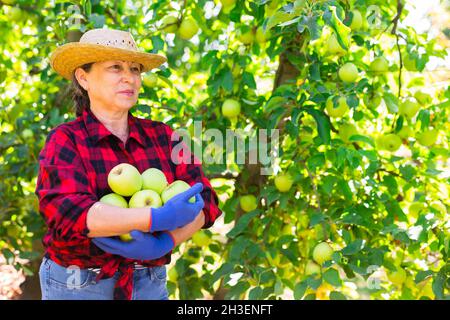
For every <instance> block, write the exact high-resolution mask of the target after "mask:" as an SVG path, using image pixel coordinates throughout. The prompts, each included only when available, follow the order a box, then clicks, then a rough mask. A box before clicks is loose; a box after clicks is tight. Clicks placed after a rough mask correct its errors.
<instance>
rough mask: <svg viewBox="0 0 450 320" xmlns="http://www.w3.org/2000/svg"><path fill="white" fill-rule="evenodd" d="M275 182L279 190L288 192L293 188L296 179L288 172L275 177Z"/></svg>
mask: <svg viewBox="0 0 450 320" xmlns="http://www.w3.org/2000/svg"><path fill="white" fill-rule="evenodd" d="M274 182H275V187H276V188H277V189H278V191H280V192H288V191H289V190H290V189H291V187H292V184H293V183H294V180H293V179H292V177H291V175H290V174H288V173H286V174H279V175H277V176H276V177H275V179H274Z"/></svg>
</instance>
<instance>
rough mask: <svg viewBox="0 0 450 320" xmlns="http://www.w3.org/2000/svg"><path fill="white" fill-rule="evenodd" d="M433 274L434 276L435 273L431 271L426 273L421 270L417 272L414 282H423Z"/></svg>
mask: <svg viewBox="0 0 450 320" xmlns="http://www.w3.org/2000/svg"><path fill="white" fill-rule="evenodd" d="M433 274H434V272H433V271H431V270H426V271H422V270H421V271H419V272H417V274H416V278H415V279H414V282H415V283H419V282H422V281H423V280H425V279H427V278H429V277H431V276H432V275H433Z"/></svg>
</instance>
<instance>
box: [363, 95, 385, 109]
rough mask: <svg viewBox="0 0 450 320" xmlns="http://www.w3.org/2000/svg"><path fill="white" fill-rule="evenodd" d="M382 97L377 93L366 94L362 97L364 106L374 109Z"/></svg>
mask: <svg viewBox="0 0 450 320" xmlns="http://www.w3.org/2000/svg"><path fill="white" fill-rule="evenodd" d="M381 100H382V97H381V95H380V94H379V93H374V94H373V95H372V94H366V95H364V97H363V101H364V104H365V105H366V106H367V107H369V108H376V107H378V106H379V105H380V103H381Z"/></svg>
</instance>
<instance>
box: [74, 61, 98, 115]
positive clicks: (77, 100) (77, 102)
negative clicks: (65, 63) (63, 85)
mask: <svg viewBox="0 0 450 320" xmlns="http://www.w3.org/2000/svg"><path fill="white" fill-rule="evenodd" d="M93 64H94V63H93V62H91V63H87V64H84V65H82V66H80V68H81V69H83V70H84V71H86V72H89V71H90V70H91V67H92V65H93ZM72 92H73V95H72V100H73V102H74V109H75V114H76V116H77V117H79V116H81V115H82V114H83V110H84V109H85V108H87V109H89V108H90V107H91V102H90V100H89V96H88V93H87V91H86V90H84V89H83V87H82V86H81V85H80V84H79V83H78V80H77V78H76V77H75V72H74V73H73V75H72Z"/></svg>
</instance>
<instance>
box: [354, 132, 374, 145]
mask: <svg viewBox="0 0 450 320" xmlns="http://www.w3.org/2000/svg"><path fill="white" fill-rule="evenodd" d="M348 140H349V141H352V142H359V141H361V142H365V143H367V144H368V145H370V146H371V147H373V148H375V142H374V141H373V139H372V138H371V137H367V136H363V135H360V134H354V135H352V136H351V137H350V138H349V139H348Z"/></svg>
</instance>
